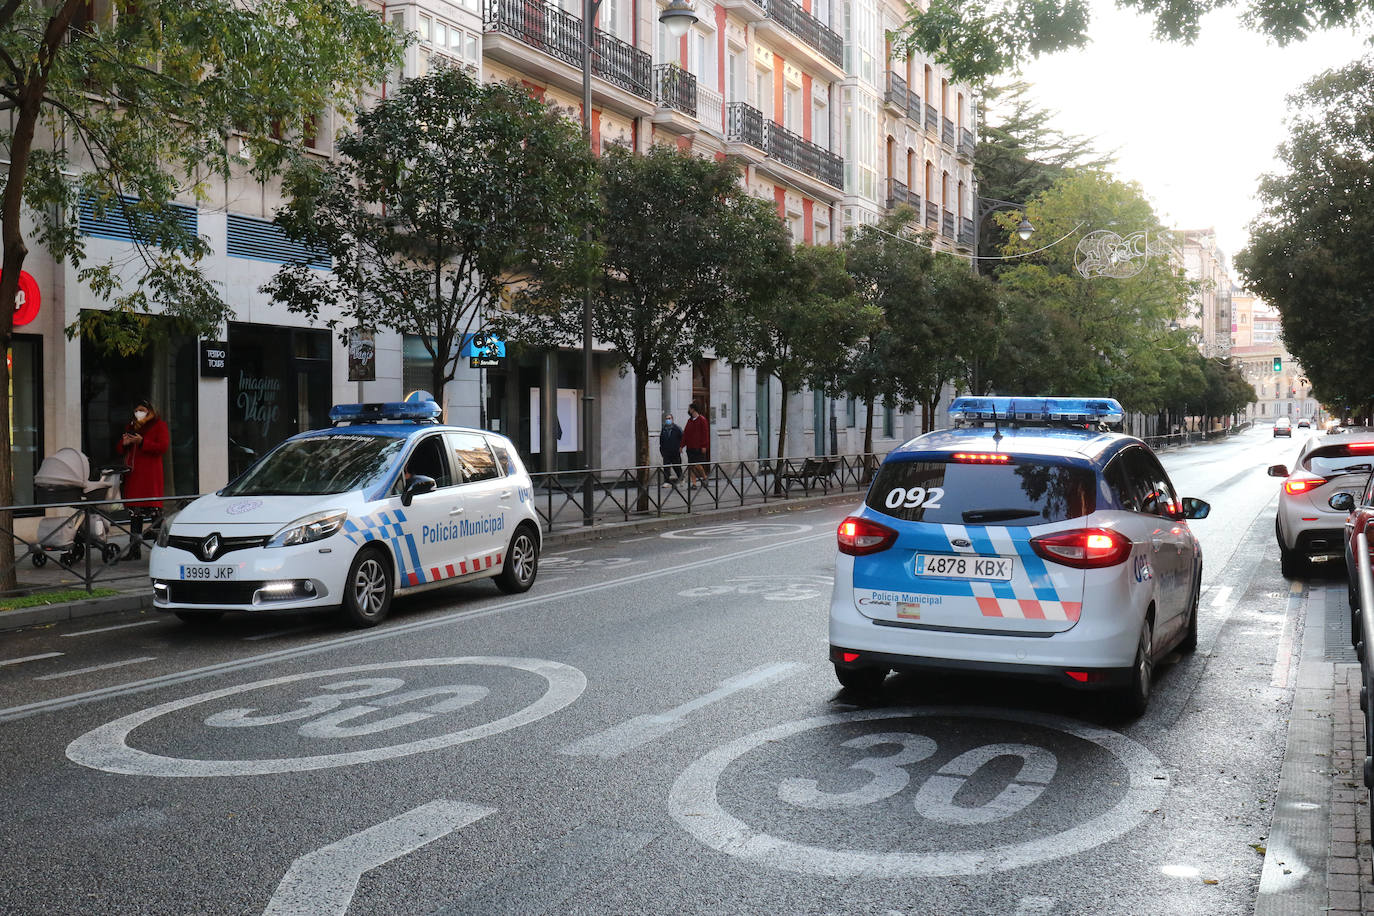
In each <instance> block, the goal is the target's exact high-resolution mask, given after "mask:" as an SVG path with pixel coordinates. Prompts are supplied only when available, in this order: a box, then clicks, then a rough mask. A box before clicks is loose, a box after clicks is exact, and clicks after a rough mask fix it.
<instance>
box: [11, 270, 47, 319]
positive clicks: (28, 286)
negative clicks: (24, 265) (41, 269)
mask: <svg viewBox="0 0 1374 916" xmlns="http://www.w3.org/2000/svg"><path fill="white" fill-rule="evenodd" d="M42 304H43V296H42V295H41V294H40V293H39V291H38V281H37V280H35V279H34V278H33V274H31V273H29V272H28V271H27V270H21V271H19V292H17V293H16V294H15V296H14V326H15V327H16V328H17V327H21V326H22V325H26V324H28V323H29V322H31V321H33V320H34V319H35V318H37V317H38V307H39V306H40V305H42Z"/></svg>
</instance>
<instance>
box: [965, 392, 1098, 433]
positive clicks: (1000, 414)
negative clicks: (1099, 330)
mask: <svg viewBox="0 0 1374 916" xmlns="http://www.w3.org/2000/svg"><path fill="white" fill-rule="evenodd" d="M949 418H950V420H952V421H953V422H954V423H955V424H956V425H960V424H972V423H983V422H987V421H991V420H997V421H1000V422H1003V423H1018V422H1019V423H1026V422H1030V423H1071V424H1086V423H1105V424H1107V425H1109V426H1115V425H1116V424H1118V423H1120V422H1121V421H1122V419H1124V418H1125V411H1123V410H1122V409H1121V405H1120V404H1119V403H1118V402H1117V401H1116V399H1115V398H1009V397H961V398H955V399H954V402H953V403H951V404H950V405H949Z"/></svg>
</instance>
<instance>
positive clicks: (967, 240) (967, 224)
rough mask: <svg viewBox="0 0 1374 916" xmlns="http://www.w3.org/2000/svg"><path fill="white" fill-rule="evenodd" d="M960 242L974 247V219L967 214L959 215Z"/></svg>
mask: <svg viewBox="0 0 1374 916" xmlns="http://www.w3.org/2000/svg"><path fill="white" fill-rule="evenodd" d="M959 244H960V245H967V246H968V247H970V248H972V247H973V220H971V219H969V218H968V217H967V216H961V217H959Z"/></svg>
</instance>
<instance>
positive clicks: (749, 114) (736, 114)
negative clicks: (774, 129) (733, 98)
mask: <svg viewBox="0 0 1374 916" xmlns="http://www.w3.org/2000/svg"><path fill="white" fill-rule="evenodd" d="M725 139H726V140H728V141H729V142H731V143H748V144H749V145H750V146H752V147H756V148H757V149H765V147H764V145H763V142H764V141H763V112H761V111H759V110H758V109H757V108H755V107H754V106H753V105H746V104H745V103H744V102H731V103H730V104H729V105H727V106H726V108H725Z"/></svg>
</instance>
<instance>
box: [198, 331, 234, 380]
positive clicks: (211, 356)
mask: <svg viewBox="0 0 1374 916" xmlns="http://www.w3.org/2000/svg"><path fill="white" fill-rule="evenodd" d="M200 376H201V378H228V377H229V342H228V341H227V340H202V341H201V342H200Z"/></svg>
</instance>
